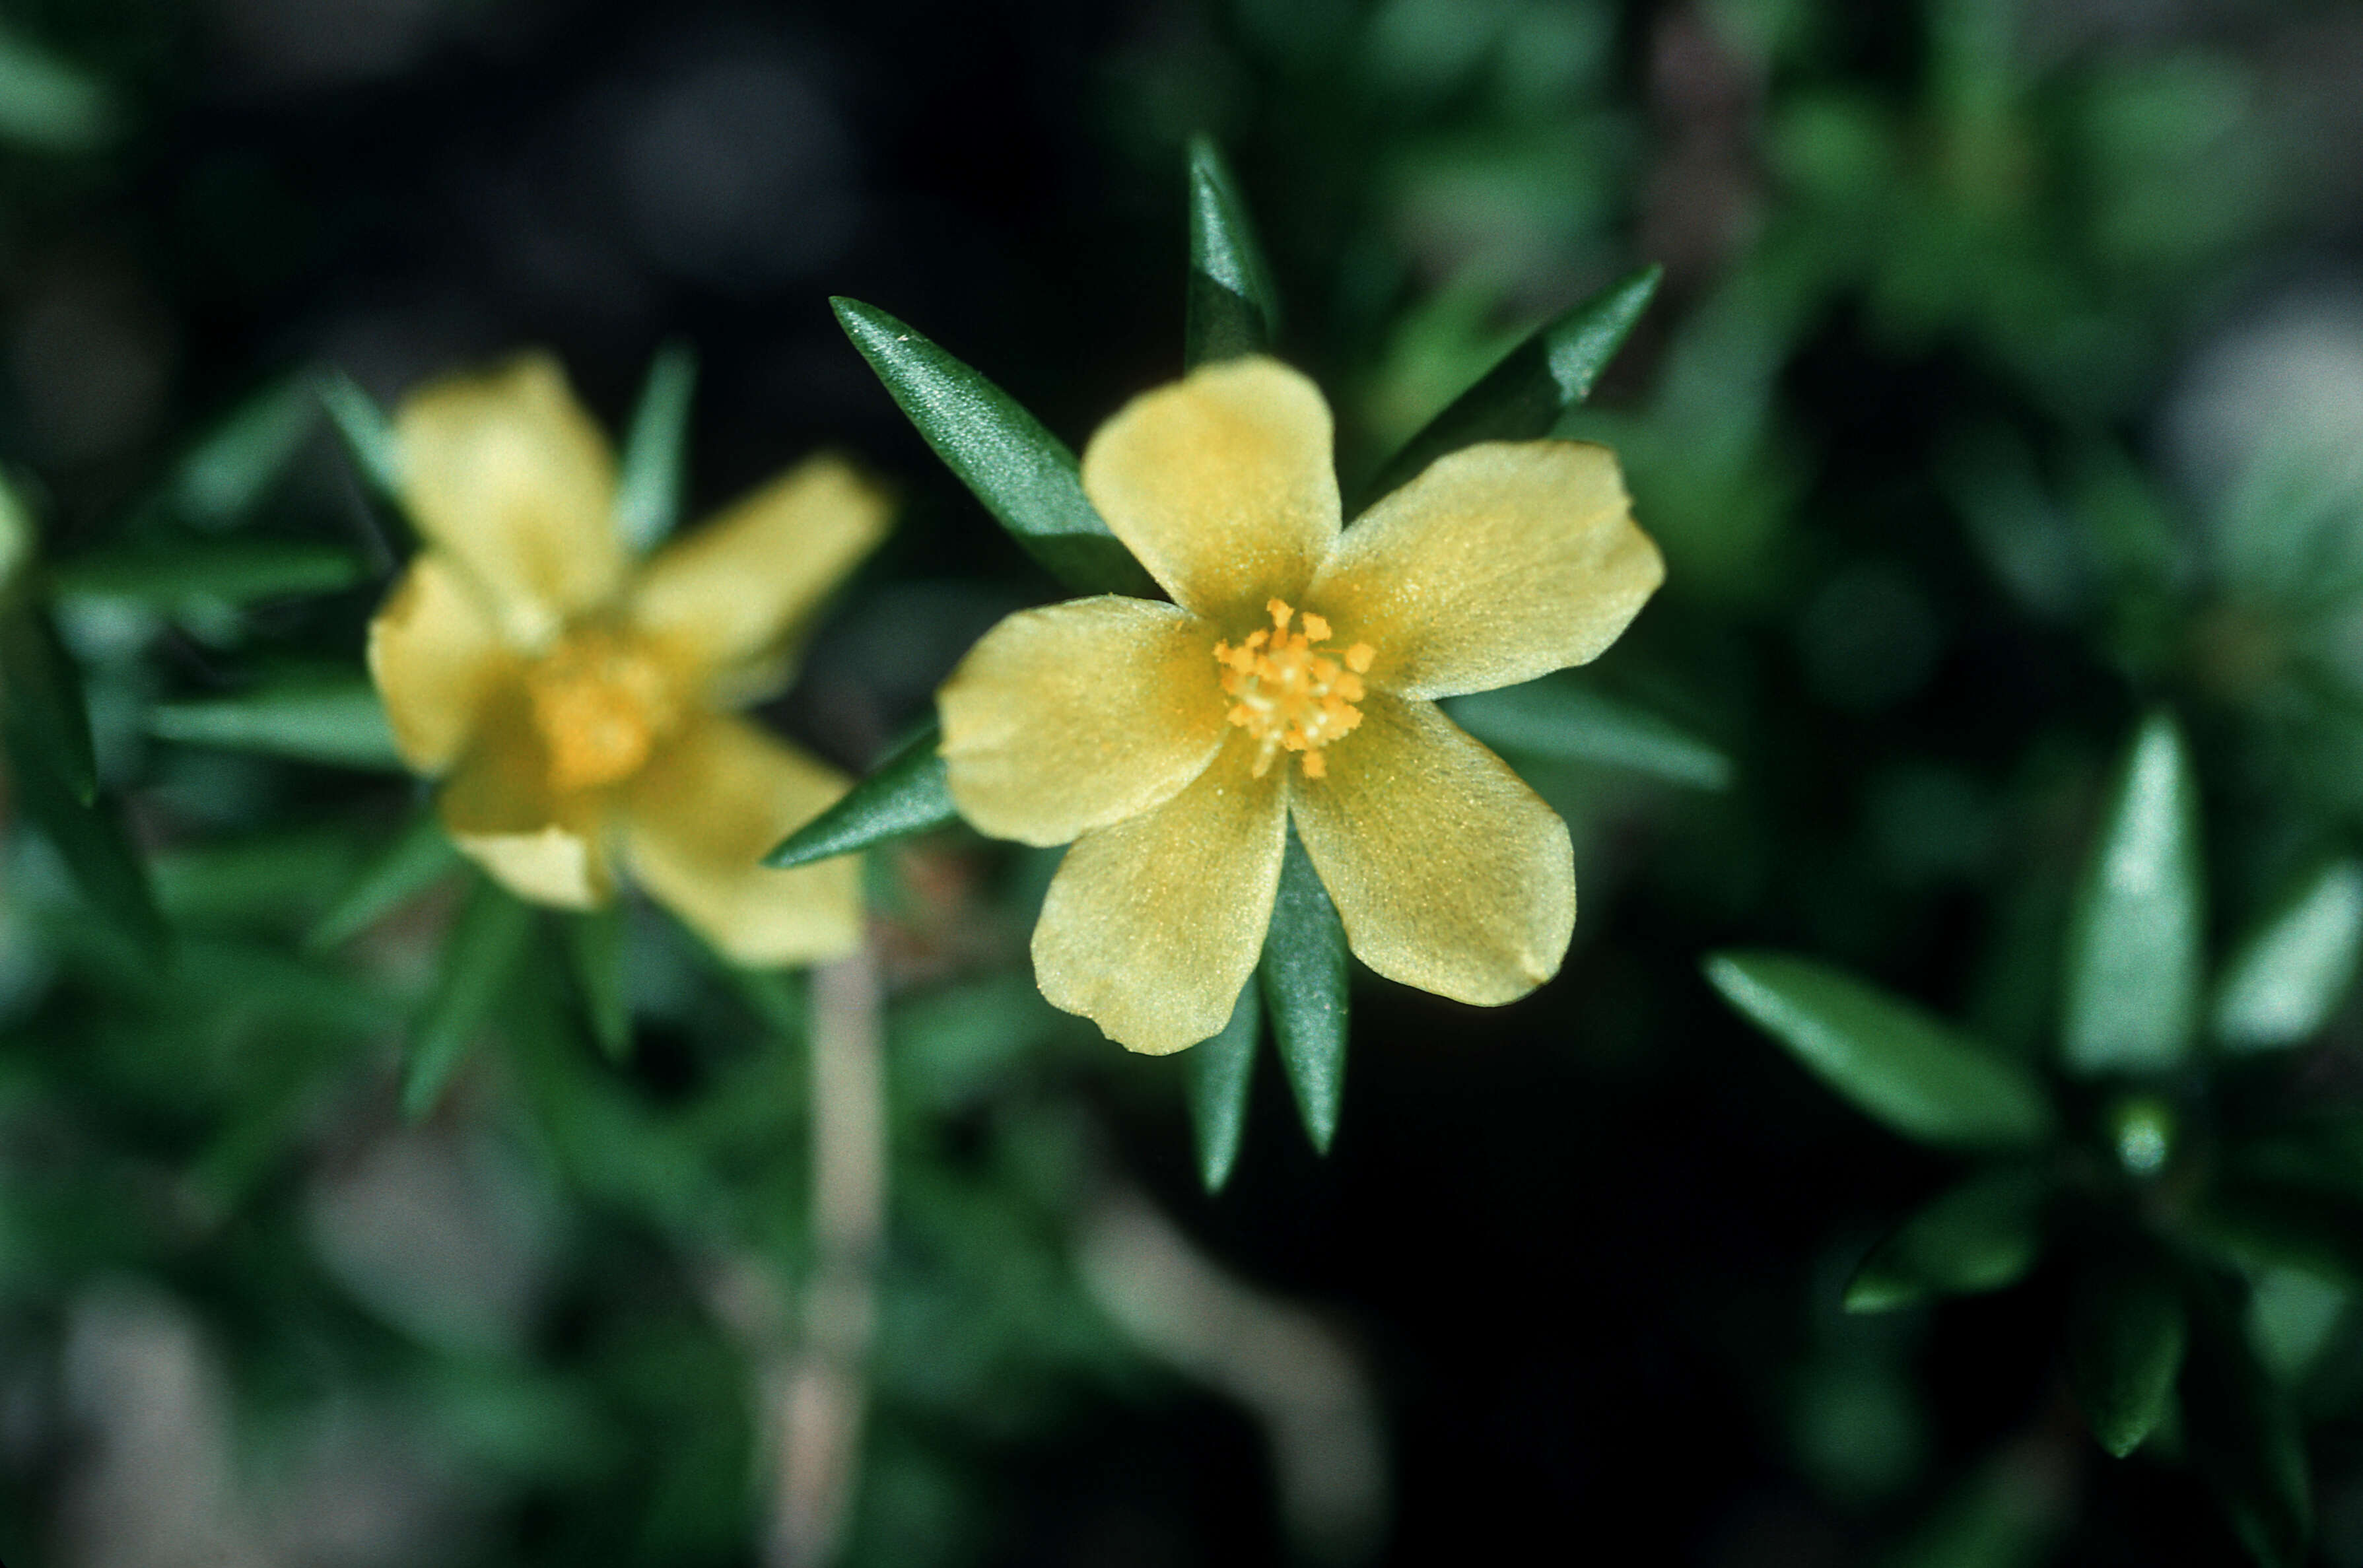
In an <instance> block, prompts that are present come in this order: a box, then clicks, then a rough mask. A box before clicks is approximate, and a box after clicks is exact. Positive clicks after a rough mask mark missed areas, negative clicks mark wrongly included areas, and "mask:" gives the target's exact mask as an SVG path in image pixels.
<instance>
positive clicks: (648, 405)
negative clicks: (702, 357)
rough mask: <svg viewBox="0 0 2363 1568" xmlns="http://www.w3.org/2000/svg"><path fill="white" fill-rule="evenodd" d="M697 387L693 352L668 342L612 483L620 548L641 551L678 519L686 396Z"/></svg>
mask: <svg viewBox="0 0 2363 1568" xmlns="http://www.w3.org/2000/svg"><path fill="white" fill-rule="evenodd" d="M696 385H697V353H696V350H693V349H692V348H691V347H690V346H689V345H688V344H686V343H667V344H666V345H665V346H664V347H663V348H662V349H660V350H657V357H656V359H655V360H654V361H651V362H650V364H649V380H648V384H647V385H646V386H645V387H643V388H642V389H641V391H640V404H639V406H638V408H637V409H636V410H634V411H633V414H632V428H631V432H630V434H628V435H627V436H626V437H625V438H624V462H623V468H622V470H621V472H620V473H618V474H617V476H616V533H617V534H619V535H620V536H622V538H623V540H624V544H625V546H626V547H627V549H629V550H632V551H634V552H635V553H645V552H647V551H648V550H652V549H654V548H655V547H656V546H657V545H658V544H660V543H661V542H662V541H663V539H665V537H666V536H667V535H669V534H671V532H672V530H673V528H674V526H675V525H676V524H678V523H679V522H680V521H681V490H682V477H681V476H682V447H683V445H684V444H685V443H686V441H687V439H688V434H689V396H690V393H691V392H692V391H693V389H694V388H695V387H696Z"/></svg>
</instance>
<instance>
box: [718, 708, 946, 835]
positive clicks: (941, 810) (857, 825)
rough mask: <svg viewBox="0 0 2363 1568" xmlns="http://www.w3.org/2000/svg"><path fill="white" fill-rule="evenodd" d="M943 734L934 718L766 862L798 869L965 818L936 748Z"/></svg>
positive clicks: (941, 826) (807, 824) (797, 830)
mask: <svg viewBox="0 0 2363 1568" xmlns="http://www.w3.org/2000/svg"><path fill="white" fill-rule="evenodd" d="M942 739H943V731H942V730H941V729H939V728H937V725H936V722H935V720H933V719H929V720H928V721H927V726H926V728H924V729H922V730H921V731H919V733H918V734H916V735H915V736H913V737H912V738H911V739H910V740H906V741H904V743H903V744H902V745H901V746H899V747H897V748H896V749H895V750H894V751H893V752H891V753H889V754H888V756H887V758H886V760H885V761H884V762H881V763H879V764H878V766H877V767H875V768H873V769H871V772H870V776H869V777H867V778H865V779H863V780H862V781H861V782H860V784H855V785H854V786H853V787H852V788H851V789H849V790H848V791H847V792H846V794H845V797H844V798H843V799H842V800H839V801H838V803H837V804H836V805H835V806H830V807H829V808H828V809H827V810H826V811H824V812H822V813H821V814H820V815H819V816H818V817H814V818H813V819H812V820H811V821H809V822H807V823H805V824H804V826H803V827H801V828H797V829H796V830H795V831H794V832H793V833H791V834H789V835H788V836H787V838H786V840H784V841H782V843H781V844H780V846H779V847H778V848H777V849H775V850H773V851H771V853H770V854H768V855H766V856H764V857H763V863H764V864H765V865H767V866H770V867H771V868H772V869H773V870H775V871H792V870H793V869H794V868H796V867H797V866H803V865H810V864H812V863H813V862H815V861H825V860H829V859H831V858H833V857H835V856H838V855H849V854H853V853H856V852H858V851H862V850H866V849H869V848H870V847H871V846H872V845H874V844H882V843H885V842H886V841H887V840H890V839H906V838H909V837H910V836H911V835H912V834H914V833H925V832H927V831H929V830H930V829H932V828H945V827H949V826H950V825H951V824H952V823H954V822H957V821H959V820H960V813H959V812H958V811H957V810H955V809H954V808H953V806H952V793H951V787H950V785H949V784H946V783H945V775H944V760H943V758H942V757H941V756H939V755H937V751H936V742H937V741H938V740H942Z"/></svg>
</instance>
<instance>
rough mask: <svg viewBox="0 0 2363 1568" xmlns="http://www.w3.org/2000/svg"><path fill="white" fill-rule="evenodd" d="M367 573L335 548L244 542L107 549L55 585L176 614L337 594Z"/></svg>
mask: <svg viewBox="0 0 2363 1568" xmlns="http://www.w3.org/2000/svg"><path fill="white" fill-rule="evenodd" d="M366 575H368V568H367V567H365V566H364V565H362V563H361V560H360V558H358V557H357V556H355V555H354V554H353V553H352V552H351V551H350V550H340V549H338V547H336V546H335V545H327V544H301V543H294V542H283V541H278V540H269V541H265V540H259V539H241V540H235V541H231V540H223V541H220V542H216V543H207V544H204V545H199V546H195V547H193V548H184V549H176V550H105V551H101V552H98V553H94V554H91V555H84V556H80V557H77V558H76V559H74V560H72V561H67V562H60V563H59V564H58V565H57V567H56V568H55V569H54V570H53V572H52V574H51V578H50V581H51V583H52V584H54V585H55V588H56V591H57V592H58V593H59V594H60V595H64V596H66V597H70V598H72V597H83V598H99V599H116V600H122V601H126V602H128V603H131V604H137V605H141V606H147V607H149V608H151V609H157V610H163V611H172V610H175V609H179V608H180V607H182V606H186V605H191V604H197V603H214V604H227V605H243V604H250V603H252V602H254V601H255V600H258V599H275V598H285V597H289V596H292V595H299V594H327V593H334V592H335V591H337V590H338V589H339V588H349V587H351V586H352V585H353V584H356V583H358V582H360V581H361V579H362V578H363V577H364V576H366Z"/></svg>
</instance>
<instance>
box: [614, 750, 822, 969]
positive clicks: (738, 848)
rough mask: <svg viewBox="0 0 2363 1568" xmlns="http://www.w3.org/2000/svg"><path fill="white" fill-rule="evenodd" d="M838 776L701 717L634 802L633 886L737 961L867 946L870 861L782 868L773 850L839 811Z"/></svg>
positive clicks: (776, 960)
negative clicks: (864, 926)
mask: <svg viewBox="0 0 2363 1568" xmlns="http://www.w3.org/2000/svg"><path fill="white" fill-rule="evenodd" d="M845 784H846V781H845V779H844V777H843V776H842V775H840V774H839V773H837V771H836V770H835V769H833V768H829V767H826V766H824V765H823V764H821V763H819V762H815V761H814V760H813V759H811V758H810V757H807V756H805V755H804V754H803V753H802V752H800V751H793V750H791V749H790V748H788V747H787V746H784V745H782V744H781V743H780V742H779V741H777V740H773V739H771V737H770V736H769V735H766V734H764V733H763V732H762V731H761V730H760V729H757V728H754V727H753V726H752V725H749V724H747V723H745V722H743V721H741V720H739V719H736V718H731V717H727V716H726V715H722V714H716V713H703V714H699V715H696V716H694V717H692V718H691V719H690V720H689V721H688V722H687V723H686V724H684V725H683V726H682V728H681V729H680V730H678V731H676V732H675V733H674V734H673V735H672V737H671V739H670V740H668V741H667V742H666V743H665V746H664V748H663V750H662V751H660V752H659V753H658V754H657V756H656V757H655V758H654V759H653V760H652V761H651V762H649V765H648V767H646V768H645V769H643V770H642V771H641V773H639V775H638V777H637V778H635V779H634V780H633V781H632V782H631V784H628V785H627V786H626V790H625V796H624V846H625V853H626V855H627V857H628V858H629V860H630V862H631V868H632V876H633V879H634V880H635V881H637V882H638V883H639V884H640V885H641V886H643V887H645V888H647V889H648V890H649V893H650V894H651V895H654V896H655V898H656V899H657V900H658V901H659V902H660V903H661V904H663V905H664V906H666V907H667V908H669V909H671V911H672V912H673V913H674V914H676V915H678V916H680V917H681V918H682V921H683V922H684V923H686V924H687V925H688V926H689V927H690V928H691V929H693V930H695V931H696V932H697V934H698V935H700V936H702V937H704V939H705V940H707V941H708V942H710V943H712V944H713V946H714V948H715V950H716V951H718V952H720V953H721V954H723V956H725V957H726V958H728V959H729V960H730V961H731V962H734V963H740V964H746V965H749V966H750V967H756V966H770V965H775V964H789V963H810V962H815V961H816V960H819V959H825V958H835V957H837V956H838V955H839V954H842V953H846V952H849V951H852V950H853V948H854V946H855V945H856V944H857V943H858V942H860V940H861V862H860V858H859V857H857V856H851V855H848V856H845V857H842V858H840V859H838V860H833V861H823V862H820V863H819V864H817V865H810V866H804V867H800V868H798V869H797V870H795V871H772V870H770V869H769V868H767V867H766V866H764V865H763V864H762V863H761V862H762V858H763V856H764V854H765V853H766V852H767V851H769V850H770V849H771V846H772V845H774V844H776V843H778V842H779V841H780V840H782V839H784V838H786V837H787V836H788V835H789V834H790V833H793V831H795V830H796V829H797V828H801V827H803V826H804V824H805V823H807V822H809V821H811V820H812V819H813V818H814V817H817V816H819V815H820V813H821V812H822V811H823V810H824V809H826V807H827V806H830V805H832V804H833V803H834V802H835V801H836V800H837V798H838V796H839V795H843V794H844V793H845Z"/></svg>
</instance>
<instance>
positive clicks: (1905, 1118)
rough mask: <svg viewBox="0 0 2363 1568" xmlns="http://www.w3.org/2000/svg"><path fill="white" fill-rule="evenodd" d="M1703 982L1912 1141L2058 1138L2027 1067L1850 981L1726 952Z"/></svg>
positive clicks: (1967, 1143)
mask: <svg viewBox="0 0 2363 1568" xmlns="http://www.w3.org/2000/svg"><path fill="white" fill-rule="evenodd" d="M1706 975H1707V978H1708V979H1709V980H1710V981H1712V982H1713V983H1714V987H1715V989H1717V990H1718V991H1721V992H1722V993H1723V995H1724V999H1725V1001H1727V1002H1729V1003H1730V1004H1731V1005H1732V1006H1734V1007H1736V1008H1737V1009H1738V1010H1739V1011H1740V1012H1741V1013H1743V1014H1745V1015H1746V1016H1747V1018H1749V1019H1750V1020H1751V1021H1753V1022H1754V1023H1755V1024H1756V1025H1757V1026H1758V1028H1760V1029H1763V1030H1764V1031H1765V1032H1766V1033H1767V1034H1769V1035H1770V1036H1771V1037H1772V1038H1773V1039H1775V1040H1779V1041H1780V1042H1781V1044H1783V1045H1785V1046H1787V1047H1788V1048H1789V1050H1790V1051H1791V1052H1792V1053H1793V1054H1794V1055H1795V1056H1796V1058H1797V1060H1798V1061H1800V1062H1803V1063H1804V1064H1805V1066H1806V1067H1807V1068H1808V1069H1809V1070H1810V1071H1812V1072H1813V1073H1814V1075H1815V1076H1817V1077H1819V1078H1820V1079H1821V1080H1822V1082H1823V1083H1825V1084H1828V1085H1829V1086H1830V1088H1832V1089H1834V1090H1836V1092H1837V1093H1838V1094H1839V1095H1843V1096H1844V1097H1845V1098H1847V1100H1850V1101H1852V1102H1853V1103H1854V1105H1855V1106H1856V1107H1857V1108H1858V1109H1859V1110H1861V1111H1863V1112H1865V1113H1866V1114H1868V1115H1869V1116H1871V1117H1872V1118H1876V1119H1877V1120H1879V1121H1881V1122H1884V1123H1885V1124H1886V1125H1887V1126H1888V1127H1890V1128H1892V1129H1894V1130H1895V1131H1897V1132H1900V1133H1902V1134H1903V1135H1904V1136H1905V1137H1906V1138H1913V1139H1917V1140H1920V1141H1921V1142H1923V1143H1932V1144H1936V1145H1939V1146H1943V1147H1948V1148H1965V1149H2004V1148H2026V1147H2030V1146H2032V1145H2035V1144H2037V1143H2041V1142H2043V1141H2044V1140H2047V1139H2048V1138H2049V1137H2050V1136H2051V1135H2052V1132H2053V1129H2054V1126H2055V1122H2054V1118H2053V1115H2052V1109H2051V1102H2050V1100H2049V1099H2048V1098H2047V1096H2046V1095H2045V1094H2044V1091H2043V1087H2042V1085H2041V1084H2039V1083H2038V1082H2037V1081H2036V1078H2035V1077H2034V1075H2033V1074H2032V1073H2028V1072H2027V1071H2026V1069H2025V1068H2024V1067H2021V1066H2020V1065H2019V1064H2018V1063H2017V1062H2012V1061H2010V1060H2008V1059H2007V1058H2004V1057H2001V1056H1997V1055H1995V1054H1993V1053H1992V1052H1991V1051H1986V1050H1984V1049H1983V1048H1981V1047H1980V1046H1978V1045H1975V1044H1972V1043H1971V1042H1970V1041H1969V1040H1967V1039H1965V1038H1964V1037H1962V1036H1961V1035H1959V1034H1957V1033H1956V1032H1955V1031H1954V1030H1953V1029H1950V1028H1948V1027H1947V1026H1946V1025H1945V1024H1942V1023H1940V1022H1938V1021H1937V1020H1936V1019H1935V1018H1930V1017H1929V1016H1928V1015H1927V1014H1926V1013H1924V1012H1922V1011H1921V1010H1920V1009H1919V1008H1917V1007H1915V1006H1911V1005H1910V1004H1909V1003H1906V1002H1903V1001H1900V1000H1898V999H1896V998H1895V997H1892V996H1889V995H1886V994H1884V993H1883V992H1880V991H1877V990H1874V989H1872V988H1871V987H1870V986H1869V985H1866V984H1863V983H1862V982H1861V981H1859V980H1857V979H1855V978H1854V977H1853V976H1851V975H1848V974H1846V973H1842V972H1840V971H1838V970H1836V969H1833V968H1831V967H1829V966H1828V965H1825V964H1820V963H1815V962H1811V961H1810V960H1806V959H1800V958H1790V957H1786V956H1783V955H1781V954H1777V953H1768V952H1726V953H1718V954H1716V955H1715V956H1714V957H1713V958H1711V959H1709V960H1708V961H1707V964H1706Z"/></svg>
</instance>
